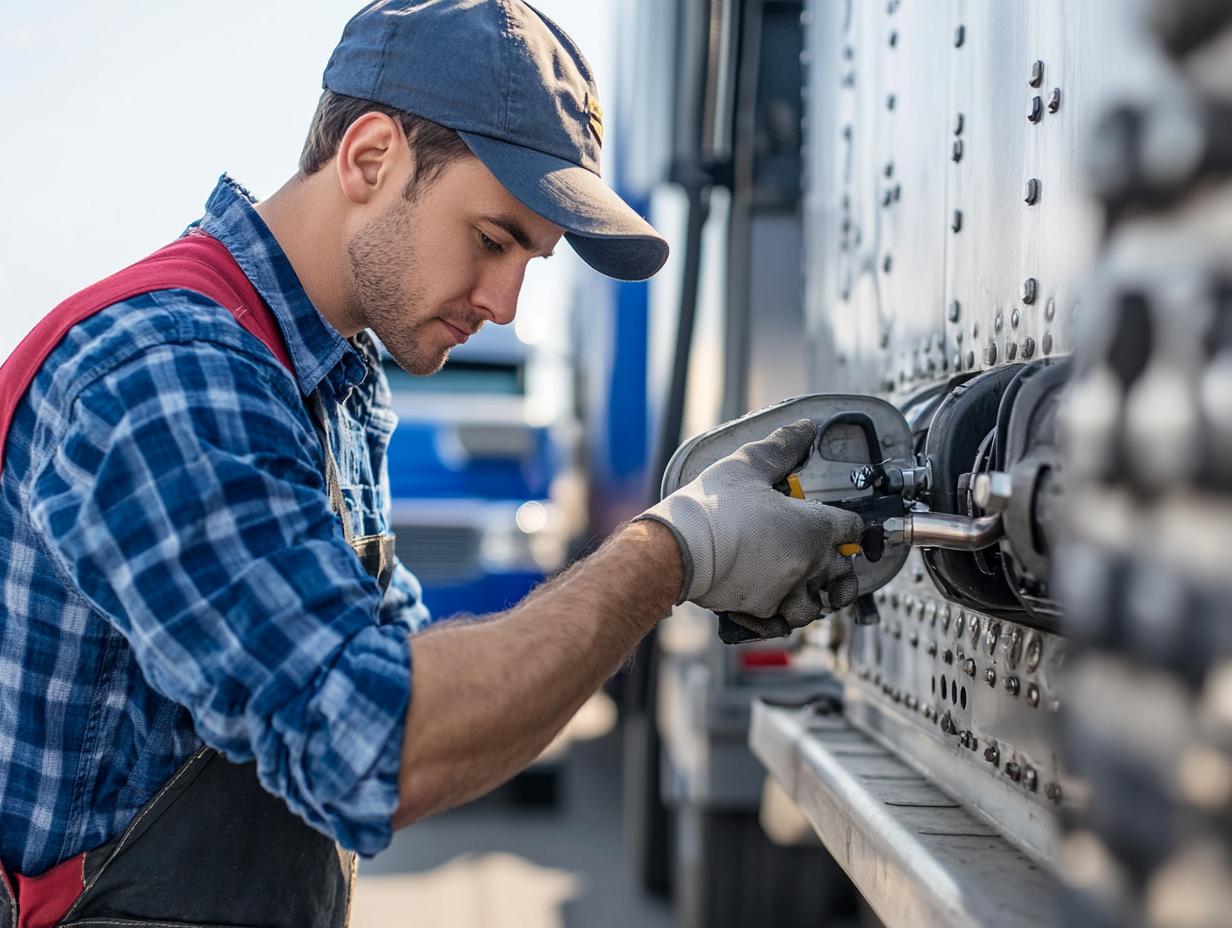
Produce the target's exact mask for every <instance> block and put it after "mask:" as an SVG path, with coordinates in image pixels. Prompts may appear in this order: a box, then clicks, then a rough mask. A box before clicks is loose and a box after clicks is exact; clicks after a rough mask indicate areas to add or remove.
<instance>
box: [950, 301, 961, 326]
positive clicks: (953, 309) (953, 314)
mask: <svg viewBox="0 0 1232 928" xmlns="http://www.w3.org/2000/svg"><path fill="white" fill-rule="evenodd" d="M961 316H962V304H961V303H959V302H958V300H950V322H957V321H958V320H959V318H960V317H961Z"/></svg>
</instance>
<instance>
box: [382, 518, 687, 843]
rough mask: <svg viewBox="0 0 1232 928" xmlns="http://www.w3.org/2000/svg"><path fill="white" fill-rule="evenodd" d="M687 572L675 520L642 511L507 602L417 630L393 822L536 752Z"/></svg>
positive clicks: (486, 783) (459, 796) (479, 787)
mask: <svg viewBox="0 0 1232 928" xmlns="http://www.w3.org/2000/svg"><path fill="white" fill-rule="evenodd" d="M681 583H682V567H681V557H680V550H679V548H678V547H677V544H676V541H675V539H674V538H673V537H672V534H671V532H670V531H669V530H668V529H667V528H665V527H663V526H662V525H659V524H657V523H654V522H638V523H635V524H634V525H631V526H628V527H627V528H625V529H623V530H622V531H621V532H619V533H618V534H617V535H616V536H615V537H614V538H612V539H611V540H610V541H609V542H608V543H607V544H605V545H604V546H603V547H602V548H601V549H600V550H599V551H598V552H596V553H595V554H594V555H592V556H591V557H589V558H587V559H586V560H585V561H582V562H581V563H578V564H575V565H574V566H573V567H572V568H570V569H569V570H568V571H567V572H566V573H565V574H563V575H562V576H561V577H559V578H557V579H556V580H553V581H552V582H551V583H548V584H546V585H545V586H544V587H542V588H541V589H540V590H539V591H537V592H536V593H534V594H533V595H531V596H530V597H528V598H527V599H526V600H525V601H524V602H522V603H521V604H520V605H518V606H517V607H515V608H514V609H512V610H510V611H509V612H507V613H504V614H503V615H500V616H497V617H495V618H494V619H492V620H490V621H486V622H481V623H474V624H455V625H449V624H446V625H444V626H442V627H439V628H436V629H431V630H429V631H426V632H424V633H423V634H421V635H417V636H416V637H415V638H413V639H412V644H411V650H412V655H413V659H414V660H413V666H414V671H413V675H412V678H413V684H412V685H413V691H412V695H411V704H410V708H409V709H408V710H407V720H406V740H405V743H404V745H403V749H402V769H401V773H400V777H399V802H398V812H397V814H396V815H395V816H394V827H403V826H405V825H409V824H410V823H411V822H413V821H416V820H417V819H420V818H423V817H424V816H426V815H431V814H433V813H435V812H440V811H443V810H445V809H448V808H451V807H453V806H456V805H459V804H460V803H463V802H466V801H468V800H470V799H473V798H475V797H476V796H479V795H481V794H483V793H485V792H487V791H488V790H490V789H492V788H493V787H495V786H497V785H498V784H500V783H502V782H504V781H505V780H506V779H508V778H509V777H511V776H512V775H513V774H515V773H517V772H518V771H519V770H521V769H523V768H524V767H526V766H527V765H528V764H529V763H531V761H533V760H534V759H535V757H537V756H538V755H539V753H540V752H541V751H542V750H543V749H544V748H545V747H546V746H547V744H548V743H549V742H550V741H551V739H552V738H553V737H554V736H555V735H556V733H557V732H558V731H560V729H561V728H563V727H564V725H565V723H566V722H567V721H568V720H569V719H570V718H571V717H572V715H573V713H574V712H576V711H577V709H578V707H579V706H581V704H582V703H583V702H584V701H585V700H586V699H587V698H588V697H589V696H590V695H591V693H593V692H594V691H595V689H597V688H598V686H599V684H600V683H602V682H603V680H604V678H606V677H607V676H608V675H609V674H610V673H611V672H612V671H613V670H614V669H615V668H616V667H617V666H618V665H619V663H620V661H621V660H623V659H624V657H625V655H627V654H628V653H629V651H630V649H631V648H632V647H633V646H634V645H635V644H636V643H637V642H638V640H640V639H641V637H642V636H643V635H644V634H645V633H646V632H647V631H649V629H650V628H651V627H652V626H653V625H654V623H655V622H656V621H658V619H659V618H660V617H662V616H663V615H664V614H665V613H666V612H667V610H668V609H669V608H670V607H671V604H672V602H673V601H674V600H675V598H676V596H677V594H678V593H679V592H680V587H681Z"/></svg>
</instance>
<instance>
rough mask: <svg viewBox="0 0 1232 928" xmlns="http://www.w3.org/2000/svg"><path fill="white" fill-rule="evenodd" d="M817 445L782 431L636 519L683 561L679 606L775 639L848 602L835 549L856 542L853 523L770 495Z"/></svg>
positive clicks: (805, 434)
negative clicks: (662, 530)
mask: <svg viewBox="0 0 1232 928" xmlns="http://www.w3.org/2000/svg"><path fill="white" fill-rule="evenodd" d="M816 438H817V424H816V423H814V422H811V421H809V420H808V419H801V420H800V421H799V422H796V423H794V424H792V425H788V426H784V427H783V428H781V429H779V430H778V431H776V432H774V433H773V434H772V435H770V436H769V437H768V438H765V439H763V440H761V441H756V442H751V443H749V444H747V445H744V446H743V447H742V448H740V449H739V450H738V451H736V452H735V453H733V454H731V455H729V456H728V457H725V458H723V459H722V460H721V461H716V462H715V463H714V464H712V465H710V466H709V467H707V468H706V469H705V470H704V471H702V473H701V474H700V475H698V477H697V479H696V480H694V481H693V482H692V483H690V484H688V485H687V486H683V487H681V488H680V489H679V490H677V491H676V492H675V493H673V494H672V495H671V496H668V497H667V498H666V499H664V500H663V501H662V502H660V503H658V504H657V505H655V506H653V507H651V508H650V509H648V510H646V512H644V513H642V514H641V515H640V516H638V519H653V520H654V521H656V522H661V523H662V524H663V525H665V526H667V527H668V528H669V529H670V530H671V532H672V534H673V535H675V536H676V541H677V543H678V544H679V545H680V554H681V558H682V559H683V561H684V586H683V588H682V589H681V591H680V596H679V598H678V599H677V600H676V601H677V603H681V602H684V601H685V600H690V601H692V602H695V603H697V604H698V605H699V606H704V607H705V608H707V609H711V610H713V611H714V612H728V613H731V618H732V619H733V620H735V621H736V622H738V623H739V624H741V625H743V626H744V627H745V628H747V629H749V630H750V631H752V632H753V633H755V634H756V635H757V636H758V637H760V638H775V637H780V636H782V635H786V634H788V633H789V632H790V631H791V629H793V628H800V627H802V626H805V625H808V624H809V623H810V622H812V621H814V620H815V619H818V618H820V617H821V616H822V614H824V613H825V612H827V611H833V610H835V609H841V608H843V607H844V606H849V605H851V603H853V602H855V599H856V596H857V595H858V594H859V588H858V584H857V582H856V575H855V569H854V567H853V566H852V564H851V561H850V560H849V559H847V558H845V557H843V556H842V555H841V554H839V553H838V546H839V545H841V544H850V543H855V542H858V541H859V540H860V536H861V534H862V533H863V530H864V523H863V522H862V521H861V519H860V517H859V516H857V515H856V514H855V513H851V512H847V511H846V510H843V509H838V508H836V507H834V506H827V505H825V504H824V503H820V502H817V501H816V500H800V499H792V498H791V497H789V496H785V495H784V494H782V493H780V492H779V491H778V490H776V489H774V485H775V484H777V483H779V482H780V481H782V480H785V479H786V478H787V475H788V474H790V473H791V472H792V471H793V470H794V469H795V468H796V467H797V466H799V465H800V463H801V462H803V461H804V460H805V459H806V458H807V457H808V452H809V448H810V447H811V446H812V444H813V442H814V441H815V440H816ZM635 521H636V520H635Z"/></svg>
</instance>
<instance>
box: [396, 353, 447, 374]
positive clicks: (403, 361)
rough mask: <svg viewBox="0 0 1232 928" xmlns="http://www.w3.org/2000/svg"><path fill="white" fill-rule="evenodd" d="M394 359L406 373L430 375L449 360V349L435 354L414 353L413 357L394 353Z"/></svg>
mask: <svg viewBox="0 0 1232 928" xmlns="http://www.w3.org/2000/svg"><path fill="white" fill-rule="evenodd" d="M394 360H395V361H397V362H398V366H399V367H400V368H402V369H403V370H404V371H406V372H407V373H408V374H412V375H414V376H415V377H430V376H431V375H433V374H435V373H436V372H437V371H439V370H440V369H441V368H442V367H444V366H445V362H446V361H448V360H449V351H448V349H446V350H445V351H442V352H441V353H440V354H438V355H436V356H426V355H416V356H415V357H413V358H400V357H398V356H397V355H394Z"/></svg>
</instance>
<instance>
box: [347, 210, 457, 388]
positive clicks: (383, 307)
mask: <svg viewBox="0 0 1232 928" xmlns="http://www.w3.org/2000/svg"><path fill="white" fill-rule="evenodd" d="M411 214H412V209H411V207H410V205H409V204H408V203H406V202H398V203H394V204H393V205H392V206H391V207H390V208H389V209H387V210H386V211H385V212H384V213H382V214H381V215H380V216H379V217H377V218H376V219H375V220H373V221H372V222H370V223H369V224H368V225H367V226H365V227H364V228H363V229H361V230H360V231H359V232H358V233H356V235H355V236H354V237H353V238H352V239H351V241H350V242H348V243H347V257H348V259H349V262H350V267H351V285H352V288H353V292H354V298H355V300H356V302H357V304H358V312H359V316H360V318H361V320H362V321H363V324H364V325H365V326H367V327H368V328H370V329H372V331H373V332H375V333H376V335H377V337H378V338H379V339H380V340H381V342H382V343H383V344H384V345H385V348H386V349H387V350H388V351H389V353H390V354H391V355H392V356H393V359H394V360H395V361H397V362H398V366H399V367H401V368H402V369H403V370H404V371H406V372H407V373H408V374H414V375H416V376H419V377H423V376H427V375H428V374H435V373H436V372H437V371H439V370H440V369H441V368H442V367H443V366H444V364H445V361H446V360H447V359H448V357H449V352H448V350H445V351H439V352H433V351H431V350H430V349H426V348H424V347H423V345H422V344H421V342H420V339H419V337H418V335H417V329H418V328H420V327H422V326H423V325H424V324H426V323H427V322H429V321H430V318H431V317H430V315H429V314H428V312H426V308H425V306H424V304H423V301H422V300H421V299H420V297H419V295H418V294H416V293H414V292H412V291H411V290H410V289H408V288H407V287H406V285H405V283H404V279H405V276H407V273H408V272H412V273H410V275H409V276H410V277H411V278H412V279H414V280H418V279H419V272H420V267H419V261H418V256H417V255H416V253H415V246H414V243H413V241H412V235H411V226H412V225H413V220H412V215H411Z"/></svg>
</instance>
